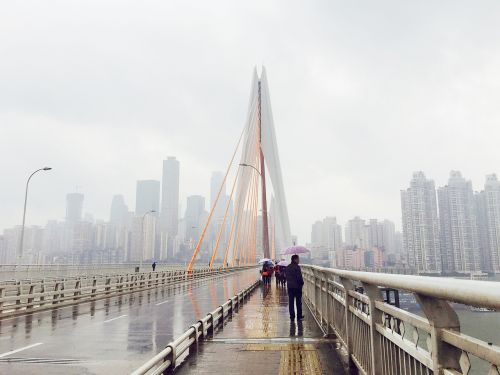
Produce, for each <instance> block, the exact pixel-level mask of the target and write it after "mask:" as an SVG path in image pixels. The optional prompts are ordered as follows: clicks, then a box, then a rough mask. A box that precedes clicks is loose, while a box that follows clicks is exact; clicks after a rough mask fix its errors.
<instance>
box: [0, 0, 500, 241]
mask: <svg viewBox="0 0 500 375" xmlns="http://www.w3.org/2000/svg"><path fill="white" fill-rule="evenodd" d="M106 3H107V2H106V1H105V0H104V2H100V3H99V4H98V3H85V4H82V6H81V8H80V9H79V12H78V15H76V13H75V12H73V11H72V10H71V8H70V7H69V5H68V7H64V8H60V7H58V6H57V7H56V5H50V6H47V4H42V3H36V2H35V3H33V4H31V5H30V6H31V9H32V11H33V12H34V14H38V15H39V17H35V18H32V17H30V15H29V14H27V13H26V12H25V9H24V7H23V6H22V5H20V4H17V3H16V2H8V3H6V4H5V5H4V8H3V9H4V10H5V11H4V12H2V13H1V14H0V30H1V33H0V35H8V40H6V41H5V44H4V45H7V46H12V48H10V47H8V48H9V49H8V50H6V51H4V52H5V53H4V54H3V55H2V56H3V58H2V59H1V61H0V81H1V82H2V90H0V103H1V104H0V123H1V124H2V125H1V127H2V137H0V172H1V174H2V176H9V178H8V180H7V181H6V182H5V183H3V184H2V188H1V189H0V207H1V210H2V215H0V228H6V227H10V226H12V225H15V224H17V223H20V222H21V218H22V203H23V187H24V184H25V181H26V178H27V176H28V175H29V173H31V171H33V170H34V169H36V168H38V167H39V166H44V165H48V166H51V167H53V168H54V170H53V171H51V172H50V173H47V174H44V175H37V176H36V177H35V178H34V179H33V181H32V185H31V190H30V200H29V202H28V204H29V205H28V212H27V217H26V219H27V222H26V223H27V224H28V225H30V224H35V223H38V224H40V223H43V222H45V221H46V220H47V219H48V218H61V217H63V215H64V214H63V213H62V212H64V208H65V195H66V193H68V192H73V191H74V190H75V186H77V185H78V186H80V188H79V191H81V192H84V193H85V195H86V209H87V211H89V212H93V213H94V215H95V216H96V217H100V218H104V217H106V215H107V210H108V206H109V201H110V200H111V199H112V196H113V195H114V194H122V195H123V196H124V197H125V199H126V201H127V204H129V205H132V202H133V197H134V196H135V191H134V189H135V182H136V181H137V180H142V179H148V178H154V179H157V180H158V179H160V178H161V176H160V175H159V173H158V171H160V170H161V162H162V160H164V158H165V157H166V156H168V155H176V157H177V158H178V160H181V161H182V163H183V170H184V171H185V172H186V173H184V174H183V175H181V177H180V178H181V181H180V185H181V190H182V191H183V193H182V197H181V199H180V200H181V202H185V198H186V197H187V196H189V195H193V194H201V195H203V196H205V197H208V196H209V195H208V194H209V187H208V186H203V185H204V184H205V182H206V181H208V180H209V178H210V172H211V171H213V170H224V169H225V166H226V164H227V161H228V159H229V158H230V156H231V150H230V149H231V147H232V145H233V144H234V143H235V141H236V139H237V138H238V136H239V134H240V129H241V127H242V125H243V124H244V121H245V113H246V111H247V105H248V88H249V82H248V77H249V75H250V74H251V72H252V69H253V67H254V66H255V65H258V66H260V65H261V64H263V63H265V65H266V66H267V69H268V73H269V85H270V88H271V95H272V102H273V115H274V117H275V123H276V133H277V140H278V146H279V151H280V159H281V164H282V166H283V167H282V168H283V179H284V184H285V187H286V194H287V201H288V206H289V213H290V220H291V227H292V228H293V232H294V233H296V234H297V235H298V236H299V238H302V239H305V238H307V237H308V236H309V225H310V223H311V222H313V221H314V220H315V219H316V218H318V217H324V216H327V215H329V214H330V213H331V212H335V214H336V215H337V217H338V218H339V219H340V218H341V219H342V221H343V220H345V219H347V218H349V217H350V216H352V215H360V216H363V217H387V218H388V219H390V220H392V221H394V222H395V223H399V216H400V213H399V211H400V208H399V200H398V199H397V198H395V196H397V194H398V191H399V189H401V188H403V187H404V186H406V183H407V180H408V176H409V175H411V172H412V171H415V170H424V171H425V172H426V174H427V175H428V176H431V177H432V178H434V179H435V181H436V184H437V185H438V186H443V185H444V184H445V183H446V179H447V175H448V173H449V171H450V170H452V169H453V170H456V169H458V170H460V171H461V172H462V173H463V175H464V176H468V178H470V179H472V181H475V182H479V181H482V179H483V176H484V175H486V174H491V173H493V172H495V171H496V169H497V166H498V165H500V154H499V153H498V152H496V148H497V147H496V139H498V136H499V131H500V130H499V128H498V126H497V125H498V123H500V112H499V111H498V106H497V103H498V102H499V99H500V91H499V90H498V82H499V77H500V76H499V72H498V69H497V66H498V60H499V58H500V57H499V54H498V52H497V51H498V48H497V44H498V43H497V41H498V39H499V38H500V29H499V28H498V25H497V19H496V17H495V15H496V14H497V12H498V11H500V4H498V3H493V2H491V3H489V5H488V7H486V6H485V7H472V9H471V7H470V6H468V3H467V2H460V1H458V2H453V3H450V2H449V1H448V2H447V1H445V2H439V3H433V4H432V11H429V10H430V8H431V7H430V6H429V3H426V2H418V3H411V4H406V3H405V4H403V3H397V2H396V3H394V2H391V3H390V6H387V7H385V9H386V11H384V12H381V11H380V9H382V8H384V7H383V6H382V5H380V4H371V3H367V4H364V6H363V7H361V8H356V9H355V8H354V7H352V6H350V5H349V4H347V3H346V4H339V3H328V2H323V3H315V4H312V3H307V4H301V5H300V6H299V5H298V4H297V3H293V4H289V3H281V4H280V5H281V6H283V7H286V9H287V12H286V14H285V13H283V12H282V11H281V10H280V7H279V6H278V5H270V4H269V3H268V2H259V1H257V2H255V3H253V4H252V7H250V8H251V9H246V8H245V10H242V9H240V8H239V7H238V6H237V5H236V4H235V3H232V2H223V4H222V5H221V8H222V9H226V10H227V11H228V12H230V13H231V14H232V17H227V16H226V14H221V13H219V12H218V11H217V8H213V7H211V6H209V4H201V5H200V4H198V6H197V7H194V6H193V5H192V4H190V3H175V4H173V3H164V4H163V3H155V5H152V7H153V8H154V12H151V8H148V7H132V9H129V8H127V7H124V8H123V9H121V11H122V12H124V13H123V16H124V17H125V18H127V19H128V18H130V19H133V20H134V22H135V23H134V25H135V27H134V28H133V29H131V28H130V27H128V26H127V25H125V24H120V23H115V24H114V25H113V30H112V32H109V33H108V32H107V31H109V27H110V25H109V24H108V22H107V21H105V20H106V19H108V18H109V19H114V17H116V13H115V12H114V10H113V7H106V6H104V5H103V4H106ZM278 4H279V3H278ZM450 8H452V9H453V10H454V11H453V17H450V14H449V9H450ZM56 10H57V11H56ZM58 12H63V13H64V14H66V12H67V13H68V16H67V18H65V17H58V16H57V14H58ZM263 14H265V15H266V17H264V19H263V18H262V15H263ZM13 20H17V21H16V22H15V23H13ZM264 20H266V21H269V22H262V24H261V25H260V27H259V28H258V32H255V28H253V27H250V25H254V24H255V23H254V22H251V21H264ZM271 20H272V22H271ZM346 20H350V21H349V22H346ZM81 22H85V23H86V24H91V25H95V27H93V28H91V29H89V30H88V31H87V32H86V33H85V35H83V34H82V33H81V32H80V31H81V28H80V25H81ZM16 24H18V25H26V27H20V28H18V27H16V26H15V25H16ZM200 24H202V25H207V30H208V33H201V34H200V32H199V27H197V26H196V25H200ZM276 24H280V25H281V26H280V28H279V30H276ZM297 25H300V28H301V30H304V32H302V33H299V34H300V37H299V38H294V42H293V48H291V44H290V39H289V36H290V35H295V34H296V30H297ZM61 30H65V32H61ZM152 30H154V32H152ZM227 30H232V32H231V36H228V35H227ZM69 36H71V37H69ZM264 36H265V37H264ZM122 38H124V39H122ZM120 40H127V41H128V42H129V44H128V45H127V46H126V47H125V46H124V45H123V44H122V43H121V42H120ZM143 40H149V41H151V43H146V44H145V43H143V42H140V41H143ZM47 41H51V42H50V43H49V44H47ZM241 41H245V43H241ZM245 44H246V45H245ZM40 45H45V46H46V47H45V49H44V50H43V51H42V50H40V48H39V46H40ZM167 45H168V46H169V48H160V47H159V46H167ZM276 46H279V48H277V47H276ZM65 50H66V51H70V53H67V54H65V58H64V59H60V58H59V56H60V51H65ZM227 51H232V53H231V54H228V53H227ZM395 51H397V58H396V57H395V55H394V54H395ZM485 51H487V53H485ZM298 52H300V53H298ZM173 55H175V56H176V58H172V56H173ZM139 56H142V57H139ZM89 59H91V60H89ZM33 61H36V63H35V64H33V63H31V62H33ZM416 62H417V63H416ZM122 63H123V64H122ZM416 66H417V67H418V68H416ZM61 72H64V75H62V74H61ZM27 77H28V78H29V79H27ZM28 82H29V84H28ZM229 145H231V146H229ZM298 149H300V152H297V150H298ZM20 155H22V156H20ZM14 156H16V157H14ZM40 164H42V165H40ZM477 186H479V185H477ZM346 192H347V193H346ZM340 196H341V197H342V199H339V198H338V197H340ZM311 197H314V199H311Z"/></svg>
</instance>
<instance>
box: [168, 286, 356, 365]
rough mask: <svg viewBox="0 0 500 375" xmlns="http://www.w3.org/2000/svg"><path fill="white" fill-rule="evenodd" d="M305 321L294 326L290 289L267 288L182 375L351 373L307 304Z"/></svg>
mask: <svg viewBox="0 0 500 375" xmlns="http://www.w3.org/2000/svg"><path fill="white" fill-rule="evenodd" d="M303 310H304V315H305V319H304V320H303V321H299V322H290V319H289V316H288V296H287V292H286V288H282V287H278V288H277V287H276V285H275V284H274V283H273V284H271V285H262V286H261V287H260V289H258V290H256V291H255V292H254V293H253V294H252V296H251V297H250V300H249V301H248V302H247V303H246V304H245V305H244V306H243V307H242V308H241V310H240V311H239V312H238V313H237V314H235V316H234V317H233V319H232V320H231V321H229V323H228V324H227V325H226V326H225V327H224V328H223V330H221V331H219V332H218V333H217V334H215V335H214V337H213V339H211V340H209V341H207V342H205V343H204V344H203V345H201V346H200V349H199V351H198V353H196V354H193V355H192V356H190V357H189V358H188V359H187V360H186V362H185V363H184V364H182V365H181V366H180V367H179V368H178V370H177V371H176V372H177V373H178V374H182V375H187V374H190V375H192V374H196V375H197V374H199V375H201V374H205V375H210V374H231V375H237V374H242V375H243V374H245V375H246V374H255V375H265V374H279V375H288V374H308V375H322V374H325V375H326V374H328V375H332V374H333V375H337V374H346V372H345V370H344V368H343V366H342V363H341V361H340V358H339V356H338V355H337V353H336V351H335V345H336V340H335V338H332V337H328V338H326V337H324V335H323V332H322V331H321V329H320V328H319V327H318V325H317V324H316V321H315V320H314V318H313V316H312V315H311V313H310V311H309V309H308V308H307V307H306V305H305V304H304V309H303Z"/></svg>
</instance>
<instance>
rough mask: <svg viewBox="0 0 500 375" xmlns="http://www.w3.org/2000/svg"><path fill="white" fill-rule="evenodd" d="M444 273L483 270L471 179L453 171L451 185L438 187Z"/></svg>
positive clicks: (449, 180)
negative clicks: (466, 178) (468, 179)
mask: <svg viewBox="0 0 500 375" xmlns="http://www.w3.org/2000/svg"><path fill="white" fill-rule="evenodd" d="M438 202H439V220H440V229H441V261H442V267H443V272H446V273H470V272H476V271H480V269H481V266H480V253H479V240H478V234H477V221H476V212H475V205H474V194H473V192H472V182H471V181H467V180H465V178H463V177H462V174H461V173H460V172H458V171H451V172H450V178H449V179H448V185H446V186H444V187H441V188H439V189H438Z"/></svg>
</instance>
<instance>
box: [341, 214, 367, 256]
mask: <svg viewBox="0 0 500 375" xmlns="http://www.w3.org/2000/svg"><path fill="white" fill-rule="evenodd" d="M345 243H346V245H348V246H356V247H361V248H363V249H366V248H369V247H370V243H369V238H368V236H367V230H366V228H365V220H364V219H361V218H360V217H359V216H356V217H355V218H354V219H351V220H349V221H348V222H347V225H346V227H345Z"/></svg>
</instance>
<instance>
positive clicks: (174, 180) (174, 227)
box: [161, 156, 179, 238]
mask: <svg viewBox="0 0 500 375" xmlns="http://www.w3.org/2000/svg"><path fill="white" fill-rule="evenodd" d="M161 222H162V231H163V232H166V233H167V234H168V236H169V237H172V238H173V237H175V236H177V234H178V232H179V161H178V160H177V159H176V158H175V157H174V156H169V157H167V160H163V175H162V185H161Z"/></svg>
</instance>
